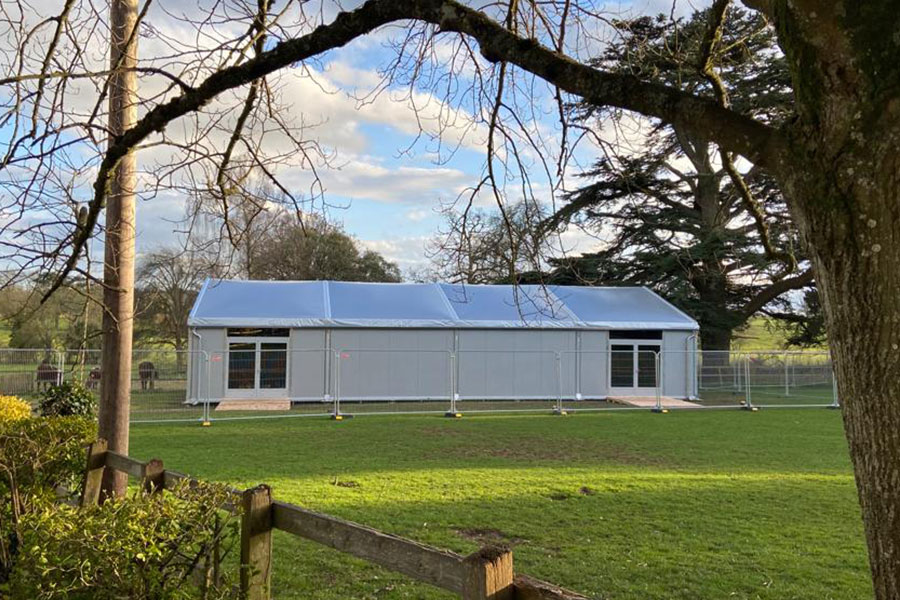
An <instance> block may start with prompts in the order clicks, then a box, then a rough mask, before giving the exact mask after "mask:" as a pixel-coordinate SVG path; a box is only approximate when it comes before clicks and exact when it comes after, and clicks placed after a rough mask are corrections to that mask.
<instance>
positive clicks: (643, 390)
mask: <svg viewBox="0 0 900 600" xmlns="http://www.w3.org/2000/svg"><path fill="white" fill-rule="evenodd" d="M613 346H631V352H632V355H633V359H632V380H631V381H632V383H633V384H634V385H633V386H632V387H613V384H612V368H613V364H612V363H613V361H612V356H613V349H612V347H613ZM640 346H656V347H658V348H659V350H658V351H657V356H658V357H659V360H658V361H657V362H656V365H655V368H656V380H657V382H658V384H659V385H658V387H659V391H660V393H662V388H663V366H662V340H634V339H632V340H628V339H615V340H612V339H611V340H608V342H607V346H606V353H607V361H606V362H607V364H608V367H607V369H606V386H607V389H608V390H609V395H610V396H655V395H656V390H657V388H656V387H640V386H639V385H638V383H639V382H640V379H639V373H638V370H639V368H640V363H639V360H638V352H639V351H638V347H640Z"/></svg>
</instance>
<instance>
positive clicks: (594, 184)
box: [551, 9, 812, 350]
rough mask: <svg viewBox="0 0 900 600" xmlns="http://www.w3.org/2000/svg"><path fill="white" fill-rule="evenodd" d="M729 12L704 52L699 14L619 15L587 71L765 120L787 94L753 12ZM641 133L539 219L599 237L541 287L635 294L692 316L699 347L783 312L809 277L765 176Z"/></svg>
mask: <svg viewBox="0 0 900 600" xmlns="http://www.w3.org/2000/svg"><path fill="white" fill-rule="evenodd" d="M731 12H732V14H731V15H730V18H729V19H728V20H727V21H725V27H723V29H722V32H721V36H722V38H721V40H720V41H719V42H718V43H717V44H716V49H715V50H714V51H712V52H710V51H709V49H708V44H709V40H708V32H709V28H708V27H707V21H708V19H709V16H708V13H709V11H703V12H698V13H695V15H694V16H693V18H691V19H690V20H688V21H686V22H681V21H676V22H673V21H671V20H669V19H668V18H667V17H662V16H660V17H658V18H653V17H642V18H639V19H635V20H629V21H619V22H617V23H616V24H615V25H616V29H617V31H618V33H619V34H620V38H619V39H618V41H617V42H616V43H614V44H612V45H611V46H610V47H609V49H608V50H607V51H606V52H605V53H604V54H603V56H602V57H601V58H600V59H599V60H598V61H597V66H600V67H604V68H606V69H609V70H614V71H618V72H622V73H628V74H632V75H636V76H639V77H641V78H647V79H654V80H658V81H660V82H662V83H666V84H670V85H674V84H676V83H677V84H678V85H680V86H682V87H683V88H686V89H688V90H690V91H691V92H693V93H694V94H697V95H707V96H710V97H716V96H720V97H724V98H734V100H733V101H731V105H732V108H733V109H734V110H739V111H740V112H742V113H744V114H747V115H748V116H753V117H754V118H757V119H759V120H762V121H766V122H770V123H779V122H781V121H782V120H783V119H784V117H785V115H786V114H787V112H788V111H789V110H790V107H791V98H790V94H791V90H790V80H789V76H788V72H787V68H786V66H785V64H784V59H783V57H782V56H781V55H780V53H779V52H778V51H777V50H776V45H775V37H774V32H773V31H772V29H771V28H770V27H769V26H768V24H767V23H766V21H765V19H763V18H762V17H761V16H760V15H759V14H758V13H748V12H747V11H744V10H741V9H732V10H731ZM707 55H708V60H707V59H706V57H707ZM713 67H714V68H715V73H716V74H715V75H713V74H712V73H713V71H712V68H713ZM578 110H579V111H580V115H579V116H580V118H581V120H582V121H583V122H586V124H591V123H593V122H594V121H595V119H597V118H598V117H600V118H603V117H609V116H612V117H613V118H614V119H616V120H618V121H621V119H623V118H630V117H623V116H622V115H621V114H620V113H618V112H614V111H610V110H609V109H606V108H603V107H596V106H593V105H591V104H587V103H585V104H583V105H581V106H580V107H578ZM650 126H651V127H652V131H651V132H650V135H649V136H647V138H646V139H645V140H641V143H642V147H641V148H639V149H638V150H639V151H638V152H633V153H626V151H627V150H629V148H628V147H627V145H618V146H616V147H615V148H613V149H612V151H613V153H612V154H607V156H606V157H605V158H604V159H603V160H601V161H600V162H598V163H597V164H596V166H595V168H593V169H592V170H591V171H590V172H588V173H586V174H585V175H586V177H588V178H590V179H591V183H590V184H589V185H587V186H585V187H584V188H582V189H580V190H578V191H576V192H574V193H573V194H571V195H570V196H569V197H568V200H569V201H568V203H567V204H566V205H564V206H563V207H562V208H561V209H560V210H559V211H558V212H557V214H556V215H554V216H553V218H552V219H551V223H552V224H553V225H558V224H560V223H561V222H563V221H570V222H576V223H578V224H580V225H582V226H584V227H586V228H588V229H589V230H591V231H592V232H593V233H595V234H598V235H599V236H600V237H603V238H605V241H606V244H605V247H604V248H603V249H602V250H600V251H597V252H593V253H590V254H586V255H583V256H581V257H577V258H574V257H573V258H568V259H565V260H558V261H555V266H556V269H555V272H554V277H553V279H554V280H556V281H558V282H563V283H594V284H601V283H625V284H632V285H646V286H649V287H651V288H653V289H654V290H656V291H658V292H660V293H661V294H662V295H664V296H665V297H666V298H668V299H669V300H671V301H672V302H673V303H675V304H676V305H678V306H679V307H681V308H682V309H683V310H685V311H687V312H688V313H690V314H691V315H693V316H694V317H695V318H696V319H697V320H698V321H699V323H700V337H701V344H702V347H703V348H704V349H705V350H728V349H729V348H730V346H731V339H732V336H733V333H734V331H735V330H736V329H738V328H740V327H741V326H743V325H744V324H746V322H747V320H748V319H749V318H750V317H752V316H753V315H755V314H757V313H759V312H761V311H763V312H768V313H770V314H771V315H773V316H784V315H789V316H791V317H794V318H797V315H796V314H794V313H793V312H792V311H790V310H787V309H789V307H788V306H787V305H788V304H789V301H788V298H787V296H786V294H787V293H788V292H790V291H791V290H796V289H800V288H803V287H808V286H810V285H811V284H812V271H811V270H810V268H809V266H808V264H807V262H806V261H805V259H804V258H803V256H802V254H800V253H799V251H798V247H799V246H800V244H799V242H798V239H797V232H796V230H795V229H794V228H793V227H792V225H791V221H790V216H789V214H788V209H787V205H786V202H785V200H784V197H783V196H782V194H781V192H780V190H779V189H778V187H777V186H776V185H775V184H774V182H773V181H772V179H771V177H770V176H769V175H767V174H766V173H764V172H763V171H761V170H758V169H751V170H750V171H749V172H748V173H741V171H740V170H739V169H738V167H737V166H736V165H735V161H734V158H733V157H732V156H731V155H730V154H729V153H726V152H724V151H722V150H721V149H720V148H719V147H717V146H716V144H714V143H713V142H711V141H710V140H709V139H708V138H706V137H704V136H702V135H699V134H698V133H697V132H694V131H688V130H686V129H685V128H683V127H680V126H678V125H671V124H667V123H659V122H655V123H652V124H650Z"/></svg>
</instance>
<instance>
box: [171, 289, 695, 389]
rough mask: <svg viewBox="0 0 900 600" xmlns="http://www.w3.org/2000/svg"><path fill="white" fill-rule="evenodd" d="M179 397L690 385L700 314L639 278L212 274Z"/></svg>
mask: <svg viewBox="0 0 900 600" xmlns="http://www.w3.org/2000/svg"><path fill="white" fill-rule="evenodd" d="M188 326H189V328H190V333H191V335H190V348H189V349H190V353H189V355H190V364H189V368H188V392H187V394H188V398H187V399H188V401H189V402H213V403H219V402H226V401H229V400H242V401H245V400H248V399H249V400H257V401H265V400H270V399H271V400H278V401H280V402H284V400H290V401H291V402H327V401H330V400H332V399H333V398H334V397H335V396H336V395H337V396H339V397H340V398H341V399H344V400H355V401H367V400H370V401H373V402H375V401H402V400H444V399H448V398H455V399H460V400H526V399H528V400H538V399H557V398H560V397H563V398H566V399H568V400H574V401H578V400H603V399H607V398H608V397H613V396H616V397H622V396H625V397H627V396H648V395H652V394H654V393H655V394H662V395H665V396H669V397H672V398H684V399H691V398H694V397H695V396H696V392H697V381H696V365H695V364H694V361H695V356H696V345H697V331H698V326H697V323H696V321H694V320H693V319H691V318H690V317H688V316H687V315H686V314H684V313H683V312H681V311H680V310H678V309H677V308H675V307H674V306H672V305H671V304H669V303H668V302H666V301H665V300H663V299H662V298H661V297H659V296H658V295H656V294H655V293H653V292H652V291H650V290H648V289H646V288H642V287H576V286H571V287H570V286H536V285H519V286H510V285H456V284H443V283H421V284H420V283H348V282H336V281H242V280H221V279H210V280H208V281H206V283H205V284H204V286H203V288H202V290H201V292H200V293H199V295H198V297H197V300H196V302H195V304H194V307H193V309H192V310H191V312H190V316H189V319H188Z"/></svg>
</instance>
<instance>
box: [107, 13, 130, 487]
mask: <svg viewBox="0 0 900 600" xmlns="http://www.w3.org/2000/svg"><path fill="white" fill-rule="evenodd" d="M137 15H138V2H137V0H112V2H111V4H110V26H111V33H110V35H111V39H110V62H111V65H112V67H113V68H116V67H118V71H117V72H116V73H115V74H113V75H112V76H111V77H112V79H111V85H110V87H109V130H110V134H111V135H113V136H115V135H119V134H121V133H122V132H124V131H125V130H127V129H129V128H130V127H132V126H133V125H134V123H135V122H136V121H137V76H136V73H135V71H134V70H133V68H134V67H135V66H136V64H137V39H138V36H137V35H136V34H135V35H132V30H133V29H134V26H135V23H136V22H137ZM136 184H137V177H136V166H135V155H134V153H133V152H130V153H128V154H127V155H126V156H124V157H123V158H122V160H121V161H120V162H119V164H118V166H117V168H116V170H115V173H114V175H113V178H112V182H111V185H110V190H109V198H108V200H107V205H106V246H105V255H104V265H103V282H104V290H103V305H104V307H105V311H104V313H103V348H102V349H103V355H102V359H101V361H102V362H101V364H102V367H101V368H102V382H101V386H100V437H101V438H104V439H106V440H107V442H108V443H109V449H110V450H113V451H115V452H120V453H122V454H127V453H128V412H129V405H130V401H131V397H130V394H131V344H132V333H133V329H134V237H135V214H134V212H135V196H134V193H135V187H136ZM127 484H128V478H127V475H126V474H125V473H118V472H114V471H112V470H111V469H107V470H106V474H105V475H104V481H103V490H104V494H105V495H117V496H120V495H123V494H124V493H125V489H126V486H127Z"/></svg>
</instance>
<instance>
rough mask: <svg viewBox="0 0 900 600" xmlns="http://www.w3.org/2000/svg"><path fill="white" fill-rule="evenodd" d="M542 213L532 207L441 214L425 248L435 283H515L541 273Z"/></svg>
mask: <svg viewBox="0 0 900 600" xmlns="http://www.w3.org/2000/svg"><path fill="white" fill-rule="evenodd" d="M544 216H545V215H544V212H543V211H542V210H541V208H540V206H537V205H535V204H534V203H532V202H527V201H525V202H519V203H517V204H514V205H512V206H509V207H507V208H506V210H505V214H504V213H501V212H500V211H498V210H488V209H484V208H469V209H468V211H457V210H455V209H454V208H453V207H448V208H447V209H446V210H444V211H443V217H444V221H443V225H442V229H441V230H440V231H439V232H438V234H437V235H436V236H435V237H434V238H433V239H432V240H431V241H430V243H429V244H428V247H427V254H428V258H429V260H430V262H431V270H432V271H433V272H434V276H435V278H436V279H439V280H441V281H448V282H451V283H468V284H473V283H475V284H477V283H501V282H510V283H515V281H516V277H517V275H518V274H519V273H522V272H540V271H541V269H543V268H544V267H545V266H546V265H545V264H544V257H545V255H546V251H545V240H544V236H543V235H542V234H543V232H542V230H541V222H542V220H543V217H544Z"/></svg>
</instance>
